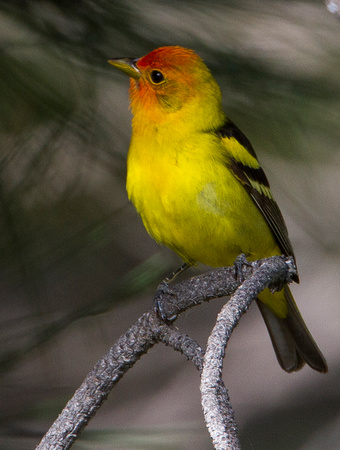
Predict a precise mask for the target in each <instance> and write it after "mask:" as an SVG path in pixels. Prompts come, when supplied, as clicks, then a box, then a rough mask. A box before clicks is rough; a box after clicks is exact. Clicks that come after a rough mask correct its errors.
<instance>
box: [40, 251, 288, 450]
mask: <svg viewBox="0 0 340 450" xmlns="http://www.w3.org/2000/svg"><path fill="white" fill-rule="evenodd" d="M242 269H243V270H242V274H243V276H244V278H245V279H246V281H244V283H243V284H242V286H241V287H240V288H239V289H238V290H237V288H238V287H239V286H240V281H237V279H236V278H237V277H235V268H222V269H217V270H215V271H213V272H210V273H207V274H203V275H200V276H196V277H193V278H191V279H190V280H186V281H183V282H182V283H179V284H177V285H174V286H171V290H170V289H165V287H164V285H161V286H160V289H159V290H158V291H157V293H156V296H155V299H156V300H157V302H158V303H159V302H161V304H162V313H163V314H164V315H165V317H168V318H169V320H170V318H171V320H175V318H176V317H177V316H178V314H180V313H181V312H183V311H185V310H186V309H188V308H191V307H193V306H196V305H198V304H201V303H202V302H204V301H208V300H211V299H213V298H217V297H223V296H226V295H231V294H232V293H234V292H235V291H236V290H237V291H236V293H235V295H234V296H233V297H232V299H231V300H230V302H229V303H230V304H231V305H233V306H232V308H230V309H229V310H228V309H227V311H229V312H226V313H224V309H223V310H222V312H221V315H226V317H227V322H226V324H223V325H222V328H223V332H222V342H223V344H222V345H221V344H218V345H219V347H220V349H219V354H218V356H217V361H219V363H218V373H217V375H216V373H215V372H213V371H212V369H214V368H213V367H211V365H212V364H214V362H213V357H212V356H208V355H211V347H214V346H215V343H216V341H215V339H217V337H212V338H211V339H209V343H208V353H207V356H206V357H205V358H204V352H203V350H202V349H201V347H200V346H199V345H198V344H197V343H196V342H195V341H194V340H192V339H191V338H190V337H189V336H187V335H185V334H182V333H180V332H179V331H178V330H177V329H176V328H175V327H174V326H172V325H171V324H167V323H165V322H164V321H161V320H160V319H159V317H158V315H157V314H156V313H155V312H154V311H153V310H151V311H149V312H147V313H145V314H143V315H142V316H141V317H140V318H139V319H138V320H137V322H136V323H135V324H134V325H132V326H131V327H130V329H129V330H128V331H127V332H126V333H125V334H123V335H122V336H121V337H120V338H119V339H118V341H117V342H116V343H115V344H114V345H113V347H112V348H111V349H110V351H109V352H108V353H107V354H106V355H105V356H104V357H103V358H102V359H101V360H99V361H98V362H97V364H96V365H95V366H94V368H93V370H92V371H91V372H90V373H89V374H88V375H87V377H86V379H85V380H84V382H83V384H82V385H81V386H80V387H79V388H78V389H77V391H76V392H75V394H74V396H73V397H72V399H71V400H70V401H69V402H68V403H67V405H66V406H65V408H64V409H63V411H62V412H61V414H60V415H59V417H58V418H57V419H56V421H55V422H54V423H53V425H52V426H51V428H50V429H49V431H48V432H47V433H46V435H45V436H44V437H43V439H42V440H41V442H40V444H39V445H38V446H37V449H39V450H42V449H44V450H46V449H68V448H70V447H71V446H72V444H73V443H74V441H75V440H76V439H77V437H78V436H79V435H80V433H81V431H82V430H83V429H84V427H85V426H86V425H87V423H88V422H89V421H90V419H91V418H92V417H93V416H94V415H95V413H96V411H97V410H98V409H99V408H100V406H101V404H102V403H103V401H104V400H105V399H106V398H107V396H108V395H109V393H110V392H111V389H112V388H113V387H114V386H115V385H116V384H117V382H118V381H119V380H120V378H121V377H122V376H123V375H124V373H125V372H127V370H129V368H130V367H132V366H133V365H134V364H135V363H136V362H137V361H138V359H139V358H140V357H141V356H142V355H144V354H145V353H147V351H148V350H149V349H150V348H151V347H152V346H153V345H155V344H156V343H158V342H163V343H165V344H166V345H169V346H172V347H173V348H174V349H175V350H177V351H180V352H181V353H183V354H184V355H185V356H186V357H187V358H188V359H189V360H191V361H193V363H194V364H195V366H196V367H197V368H198V370H200V371H202V368H203V378H202V395H203V397H202V399H203V400H202V404H203V408H204V414H205V419H206V423H207V426H208V429H209V431H210V433H211V436H212V439H213V442H214V445H215V448H217V449H222V448H223V449H227V448H230V449H237V448H239V447H237V446H236V443H238V439H237V433H236V424H235V421H234V413H233V410H232V407H231V404H230V401H229V398H228V393H227V390H226V389H225V387H224V385H223V382H222V381H221V378H220V377H221V371H222V360H223V356H224V349H225V345H226V342H227V340H228V337H229V336H230V334H231V331H232V329H233V328H234V327H235V326H236V324H237V322H238V320H239V319H240V317H241V315H242V314H243V313H244V312H245V311H246V310H247V308H248V307H249V305H250V303H251V301H252V300H253V299H254V298H256V295H257V294H258V293H259V292H260V291H261V290H262V289H264V288H265V287H267V286H278V285H282V283H285V282H289V281H290V280H291V276H292V273H294V264H293V262H292V260H291V259H290V258H285V257H281V256H277V257H273V258H268V259H265V260H261V261H258V262H253V263H245V264H244V265H243V267H242ZM249 277H251V278H249ZM239 302H240V303H239ZM229 303H228V304H229ZM221 320H222V317H220V316H219V319H218V324H219V325H218V328H219V327H220V326H221V325H220V324H221ZM229 327H231V328H229ZM215 328H216V327H215ZM211 342H212V344H211ZM203 358H204V359H205V363H204V364H203ZM203 365H204V367H203ZM210 371H211V372H212V376H213V378H212V379H211V380H209V373H210ZM204 386H207V388H205V387H204ZM205 392H207V395H206V394H205ZM212 398H215V400H214V401H212V400H211V399H212ZM209 402H212V403H211V409H210V411H211V413H209V408H210V406H209ZM209 416H211V418H212V419H210V418H209ZM216 423H221V424H222V426H219V427H217V426H216ZM215 430H216V431H215ZM230 434H232V436H235V438H233V437H230ZM226 442H234V444H235V446H234V447H233V446H230V447H228V446H226ZM218 445H219V446H218ZM238 445H239V444H238Z"/></svg>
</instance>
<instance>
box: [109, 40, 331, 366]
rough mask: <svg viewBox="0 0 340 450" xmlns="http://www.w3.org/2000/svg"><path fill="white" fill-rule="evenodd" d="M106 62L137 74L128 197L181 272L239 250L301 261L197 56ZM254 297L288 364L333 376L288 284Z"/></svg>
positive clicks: (180, 52)
mask: <svg viewBox="0 0 340 450" xmlns="http://www.w3.org/2000/svg"><path fill="white" fill-rule="evenodd" d="M108 62H109V63H110V64H112V65H113V66H114V67H115V68H117V69H119V70H120V71H122V72H124V73H125V74H127V75H128V76H129V77H130V89H129V96H130V108H131V111H132V135H131V142H130V146H129V150H128V156H127V179H126V188H127V193H128V197H129V199H130V200H131V201H132V203H133V204H134V206H135V208H136V210H137V212H138V213H139V215H140V216H141V219H142V221H143V224H144V226H145V228H146V230H147V232H148V233H149V234H150V236H151V237H152V238H153V239H154V240H155V241H156V242H157V243H159V244H161V245H164V246H167V247H169V248H170V249H171V250H173V251H174V252H175V253H177V254H178V255H179V256H180V257H181V258H182V260H183V261H184V264H183V266H182V267H181V268H180V269H179V271H178V272H180V271H181V270H184V268H186V267H189V266H194V265H196V264H197V263H203V264H205V265H207V266H211V267H223V266H231V265H233V263H234V261H235V259H236V258H237V257H238V255H241V254H245V255H246V256H247V259H248V260H250V261H252V260H257V259H261V258H266V257H271V256H274V255H282V254H283V255H286V256H292V257H293V258H294V260H295V256H294V252H293V249H292V245H291V242H290V239H289V236H288V231H287V227H286V225H285V222H284V219H283V216H282V214H281V211H280V209H279V207H278V205H277V203H276V201H275V200H274V197H273V195H272V193H271V189H270V185H269V182H268V179H267V177H266V175H265V173H264V171H263V169H262V167H261V165H260V163H259V160H258V158H257V156H256V153H255V151H254V148H253V146H252V145H251V143H250V141H249V140H248V138H247V137H246V136H245V135H244V134H243V133H242V131H241V130H240V129H239V128H238V127H237V126H236V125H235V124H234V123H233V122H232V121H231V120H230V119H229V117H228V116H227V115H226V114H225V113H224V111H223V108H222V93H221V89H220V87H219V85H218V83H217V81H216V80H215V78H214V77H213V75H212V73H211V71H210V70H209V68H208V67H207V65H206V64H205V63H204V61H203V60H202V59H201V58H200V56H199V55H198V54H197V53H196V52H195V51H193V50H191V49H187V48H184V47H181V46H165V47H160V48H157V49H155V50H153V51H151V52H150V53H148V54H147V55H145V56H143V57H140V58H125V57H124V58H112V59H110V60H108ZM294 281H296V282H298V281H299V279H298V275H296V276H295V278H294ZM256 301H257V304H258V306H259V309H260V311H261V314H262V316H263V318H264V322H265V324H266V326H267V328H268V331H269V335H270V338H271V341H272V344H273V348H274V351H275V354H276V357H277V360H278V362H279V364H280V366H281V367H282V369H284V370H285V371H286V372H294V371H297V370H299V369H301V368H302V367H303V366H304V364H305V363H307V364H308V365H309V366H310V367H311V368H312V369H314V370H316V371H318V372H323V373H325V372H327V370H328V369H327V363H326V360H325V358H324V356H323V354H322V353H321V351H320V349H319V348H318V346H317V344H316V342H315V341H314V339H313V337H312V335H311V333H310V332H309V330H308V328H307V326H306V324H305V322H304V320H303V318H302V316H301V314H300V312H299V309H298V307H297V305H296V303H295V300H294V297H293V295H292V293H291V290H290V288H289V287H288V286H284V287H283V288H282V289H281V290H280V291H278V292H275V293H272V292H271V291H270V290H269V289H266V290H264V291H263V292H262V293H260V294H259V296H258V298H257V300H256Z"/></svg>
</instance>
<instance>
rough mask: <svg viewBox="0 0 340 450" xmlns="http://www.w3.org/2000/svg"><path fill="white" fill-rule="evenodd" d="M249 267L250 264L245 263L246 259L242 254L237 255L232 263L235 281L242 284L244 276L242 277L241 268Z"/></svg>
mask: <svg viewBox="0 0 340 450" xmlns="http://www.w3.org/2000/svg"><path fill="white" fill-rule="evenodd" d="M243 265H246V266H250V264H249V263H248V261H247V257H246V255H245V254H244V253H241V254H240V255H238V256H237V257H236V259H235V261H234V271H235V279H236V280H237V281H238V282H239V283H240V284H242V283H243V281H244V279H245V278H244V275H243V269H242V266H243Z"/></svg>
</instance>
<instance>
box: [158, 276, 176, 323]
mask: <svg viewBox="0 0 340 450" xmlns="http://www.w3.org/2000/svg"><path fill="white" fill-rule="evenodd" d="M164 295H172V296H173V295H174V294H172V292H171V291H170V289H169V284H168V283H167V281H166V280H164V281H162V282H161V284H160V285H159V286H158V289H157V292H156V294H155V296H154V299H153V310H154V311H155V313H156V314H157V316H158V317H159V318H160V319H161V320H162V321H163V322H164V323H166V324H167V325H170V324H171V323H172V322H173V321H174V320H175V319H176V318H177V315H176V314H174V315H172V316H171V317H168V316H167V315H166V313H165V310H164V307H163V296H164Z"/></svg>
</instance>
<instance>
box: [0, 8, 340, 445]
mask: <svg viewBox="0 0 340 450" xmlns="http://www.w3.org/2000/svg"><path fill="white" fill-rule="evenodd" d="M333 3H334V4H335V3H336V2H333ZM162 45H182V46H185V47H189V48H193V49H195V50H196V51H197V52H198V53H199V54H200V55H201V56H202V57H203V59H204V60H205V61H206V63H207V64H208V66H209V67H210V68H211V70H212V72H213V74H214V75H215V77H216V79H217V81H218V82H219V84H220V86H221V88H222V92H223V99H224V107H225V111H226V112H227V113H228V115H229V117H230V118H231V119H232V120H233V121H234V122H236V124H237V125H238V126H239V127H240V128H241V129H242V130H243V131H244V133H245V134H246V135H247V136H248V137H249V139H250V140H251V141H252V143H253V145H254V147H255V149H256V151H257V154H258V156H259V158H260V160H261V162H262V164H263V166H264V168H265V171H266V173H267V175H268V178H269V180H270V182H271V186H272V190H273V192H274V195H275V197H276V199H277V201H278V203H279V205H280V207H281V209H282V212H283V214H284V216H285V219H286V222H287V225H288V228H289V231H290V236H291V240H292V242H293V246H294V248H295V253H296V255H297V260H298V266H299V272H300V277H301V284H300V285H299V286H297V285H296V286H293V292H294V294H295V297H296V299H297V302H298V304H299V307H300V309H301V312H302V314H303V316H304V318H305V320H306V322H307V324H308V326H309V327H310V330H311V332H312V333H313V335H314V337H315V339H316V340H317V342H318V344H319V346H320V348H321V349H322V350H323V352H324V354H325V356H326V358H327V361H328V363H329V369H330V370H329V374H327V375H320V374H318V373H316V372H313V371H312V370H310V369H309V368H304V369H303V370H302V371H301V372H299V373H295V374H289V375H288V374H286V373H284V372H283V371H282V370H281V369H280V367H279V365H278V364H277V362H276V360H275V356H274V353H273V350H272V348H271V344H270V340H269V337H268V335H267V331H266V329H265V326H264V324H263V323H262V319H261V317H260V314H259V312H258V311H257V309H256V307H255V306H254V307H252V308H251V309H250V311H249V313H248V314H247V315H246V316H245V317H243V318H242V321H241V324H240V326H239V327H238V328H237V330H236V331H235V333H234V335H233V337H232V340H231V343H230V346H229V348H228V351H227V356H226V359H225V368H224V380H225V383H226V385H227V387H228V388H229V389H230V396H231V400H232V403H233V406H234V409H235V412H236V418H237V420H238V423H239V428H240V432H241V441H242V444H243V449H245V450H247V449H249V450H250V449H261V450H266V449H268V450H269V449H273V448H275V449H279V450H280V449H285V450H292V449H304V450H311V449H315V450H316V449H320V448H327V449H333V448H334V449H336V448H338V445H339V444H338V443H339V440H340V414H339V410H340V395H339V390H340V388H339V383H340V376H339V372H340V356H339V342H340V329H339V318H340V311H339V310H340V302H339V290H340V279H339V262H340V261H339V260H340V252H339V248H340V244H339V234H340V226H339V223H340V196H339V179H340V178H339V177H340V15H337V14H336V13H335V14H331V13H330V12H329V10H328V9H327V8H326V5H325V4H324V3H323V2H322V1H277V0H269V1H265V0H252V1H246V0H237V1H236V0H235V1H216V0H214V1H211V2H206V1H197V0H191V1H186V2H183V1H172V2H168V1H141V2H136V1H132V0H130V1H108V0H107V1H104V0H102V1H96V2H92V1H89V0H88V1H73V2H70V1H52V0H51V1H38V0H36V1H33V0H27V1H13V0H12V1H0V58H1V60H0V94H1V95H0V136H1V153H0V156H1V160H0V214H1V217H0V220H1V221H0V244H1V252H0V292H1V294H0V295H1V296H0V298H1V300H0V345H1V347H0V352H1V353H0V370H1V374H2V375H1V378H0V448H1V449H26V448H27V449H29V448H34V446H35V445H36V444H37V443H38V442H39V440H40V437H41V436H42V435H43V434H44V433H45V431H46V430H47V429H48V428H49V426H50V424H51V423H52V421H53V420H54V419H55V418H56V416H57V415H58V413H59V412H60V411H61V409H62V408H63V406H64V405H65V404H66V402H67V400H68V399H69V398H70V397H71V396H72V394H73V392H74V390H75V389H76V388H77V387H78V386H79V384H80V383H81V382H82V380H83V379H84V377H85V375H86V374H87V373H88V372H89V371H90V370H91V368H92V366H93V365H94V363H95V362H96V361H97V359H99V358H100V357H101V356H102V355H103V354H104V353H105V352H106V351H107V350H108V349H109V348H110V346H111V345H112V343H113V342H114V341H115V340H116V339H117V338H118V336H119V335H120V334H121V333H123V332H124V331H125V330H126V329H127V327H128V326H129V324H131V323H133V322H134V321H135V320H136V319H137V318H138V317H139V315H141V314H142V313H143V312H144V311H146V310H147V309H148V308H149V307H150V304H151V301H152V294H153V292H154V291H155V289H156V286H157V284H158V283H159V281H160V280H161V279H162V278H163V277H164V275H165V274H168V273H169V272H170V271H171V270H173V269H175V268H176V267H177V266H178V265H179V263H180V261H179V259H178V258H177V257H176V256H175V255H172V254H171V252H170V251H168V250H167V249H160V248H159V247H158V246H157V245H156V244H155V243H154V242H153V241H152V240H151V238H149V237H148V236H147V234H146V232H145V230H144V229H143V226H142V224H141V221H140V219H139V218H138V216H137V214H136V213H135V211H134V209H133V207H132V205H131V204H129V203H128V200H127V197H126V193H125V173H126V153H127V149H128V145H129V138H130V121H131V116H130V112H129V110H128V79H127V77H125V76H124V75H123V74H121V73H119V72H118V71H116V70H114V69H113V68H112V67H111V66H110V65H109V64H108V63H107V59H109V58H110V57H120V56H135V57H139V56H143V55H144V54H146V53H148V52H149V51H151V50H152V49H154V48H156V47H159V46H162ZM200 269H203V268H200ZM191 273H192V274H193V273H199V271H198V270H196V272H195V271H194V270H192V272H191ZM222 304H223V302H222V301H220V300H219V301H217V302H211V303H210V304H209V305H203V306H201V307H199V308H195V309H194V310H192V311H190V312H188V313H186V314H184V315H183V317H181V318H180V320H179V321H178V322H177V325H178V327H179V328H180V329H181V330H182V331H185V332H187V333H189V334H190V335H191V336H192V337H194V338H196V339H197V340H198V341H199V342H200V343H201V345H204V344H205V342H206V339H207V336H208V334H209V331H210V330H211V328H212V326H213V323H214V319H215V317H216V314H217V312H218V311H219V309H220V308H221V306H222ZM75 448H79V449H81V448H83V449H105V448H115V449H143V448H144V449H163V448H164V449H197V450H201V449H209V448H212V446H211V443H210V438H209V436H208V433H207V431H206V430H205V427H204V423H203V415H202V412H201V407H200V398H199V376H198V373H197V371H196V370H195V368H194V367H193V365H192V364H190V363H188V362H187V361H186V360H185V358H183V357H181V356H180V355H179V354H176V353H175V352H173V351H172V350H171V349H169V348H165V347H163V346H161V345H159V346H157V347H156V348H154V349H153V350H152V351H150V353H149V354H148V355H147V356H144V357H143V358H142V360H141V361H139V362H138V363H137V365H136V366H135V367H134V368H133V369H132V370H131V371H129V372H128V373H127V375H126V376H125V377H124V379H123V380H122V381H121V382H120V383H119V385H118V386H117V387H116V388H115V390H114V391H113V392H112V393H111V395H110V397H109V399H108V400H107V401H106V403H105V404H104V406H103V407H102V408H101V409H100V410H99V411H98V413H97V415H96V417H95V418H94V419H93V420H92V421H91V423H90V425H89V426H88V427H87V429H86V430H85V431H84V433H83V434H82V435H81V438H80V439H79V441H77V443H76V444H75Z"/></svg>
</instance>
